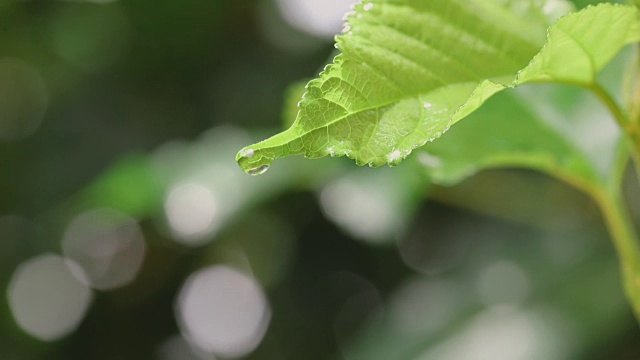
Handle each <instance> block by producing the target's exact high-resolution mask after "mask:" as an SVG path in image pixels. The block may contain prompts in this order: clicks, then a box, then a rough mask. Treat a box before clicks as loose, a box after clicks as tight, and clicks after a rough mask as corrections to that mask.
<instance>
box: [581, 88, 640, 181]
mask: <svg viewBox="0 0 640 360" xmlns="http://www.w3.org/2000/svg"><path fill="white" fill-rule="evenodd" d="M589 90H591V91H592V92H593V93H594V94H595V95H596V96H597V97H598V98H599V99H600V100H601V101H602V102H603V103H604V105H605V106H606V107H607V108H608V109H609V111H610V112H611V114H612V115H613V117H614V118H615V120H616V122H617V123H618V125H619V126H620V128H621V129H622V131H623V132H624V133H625V134H626V136H627V138H628V139H629V141H630V143H631V149H632V157H633V160H634V163H635V164H634V165H635V169H636V174H637V175H638V180H639V181H640V123H639V122H638V121H636V120H634V119H631V118H630V117H629V115H627V113H626V112H625V111H623V110H622V108H620V106H619V105H618V103H617V102H616V100H615V99H614V98H613V97H612V96H611V95H610V94H609V92H607V91H606V90H605V89H604V88H603V87H602V86H600V85H598V84H593V85H592V86H590V87H589Z"/></svg>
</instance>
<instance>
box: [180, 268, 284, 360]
mask: <svg viewBox="0 0 640 360" xmlns="http://www.w3.org/2000/svg"><path fill="white" fill-rule="evenodd" d="M176 313H177V314H176V315H177V318H178V321H179V325H180V329H181V331H182V333H183V336H185V338H186V339H187V340H189V341H190V342H191V343H193V344H194V345H195V346H197V347H198V348H200V349H202V350H203V351H205V352H207V353H211V354H215V355H220V356H223V357H231V358H237V357H242V356H244V355H247V354H248V353H250V352H252V351H253V350H254V349H255V348H256V347H257V346H258V344H259V343H260V342H261V340H262V338H263V336H264V334H265V332H266V329H267V326H268V324H269V321H270V320H271V309H270V307H269V304H268V302H267V299H266V297H265V295H264V293H263V290H262V288H261V287H260V285H258V283H257V282H256V281H254V280H253V279H252V278H250V277H249V276H247V275H245V274H243V273H241V272H239V271H237V270H234V269H232V268H229V267H226V266H213V267H210V268H206V269H203V270H200V271H198V272H196V273H195V274H193V275H191V276H190V277H189V279H187V281H186V283H185V285H184V287H183V288H182V290H181V292H180V295H179V297H178V301H177V304H176Z"/></svg>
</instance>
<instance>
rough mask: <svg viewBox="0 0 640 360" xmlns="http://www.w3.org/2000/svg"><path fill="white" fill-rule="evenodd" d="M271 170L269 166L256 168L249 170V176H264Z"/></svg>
mask: <svg viewBox="0 0 640 360" xmlns="http://www.w3.org/2000/svg"><path fill="white" fill-rule="evenodd" d="M267 170H269V165H260V166H258V167H254V168H252V169H249V170H247V174H249V175H252V176H258V175H262V174H264V173H266V172H267Z"/></svg>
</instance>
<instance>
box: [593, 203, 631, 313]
mask: <svg viewBox="0 0 640 360" xmlns="http://www.w3.org/2000/svg"><path fill="white" fill-rule="evenodd" d="M593 195H594V197H595V199H596V201H597V203H598V205H599V206H600V209H601V211H602V214H603V216H604V219H605V222H606V224H607V228H608V230H609V233H610V234H611V238H612V242H613V244H614V246H615V248H616V251H617V253H618V257H619V258H620V267H621V271H622V280H623V284H624V290H625V293H626V295H627V298H628V300H629V302H630V304H631V307H632V308H633V311H634V313H635V316H636V319H637V320H638V321H640V246H639V243H638V236H637V235H636V232H635V229H634V227H633V222H632V221H631V218H630V217H629V214H628V213H627V210H626V208H625V206H624V204H623V201H622V199H621V198H620V196H619V195H612V194H610V193H605V192H600V193H597V194H593Z"/></svg>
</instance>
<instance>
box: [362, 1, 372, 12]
mask: <svg viewBox="0 0 640 360" xmlns="http://www.w3.org/2000/svg"><path fill="white" fill-rule="evenodd" d="M363 9H364V11H369V10H371V9H373V3H366V4H365V5H364V7H363Z"/></svg>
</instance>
